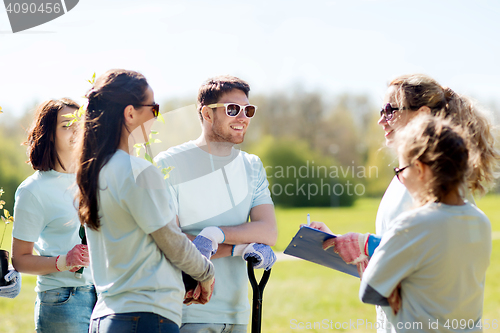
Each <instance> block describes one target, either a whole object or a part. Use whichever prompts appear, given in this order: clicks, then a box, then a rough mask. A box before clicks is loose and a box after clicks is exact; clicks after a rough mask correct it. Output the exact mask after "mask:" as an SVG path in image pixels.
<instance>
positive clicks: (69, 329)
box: [35, 286, 97, 333]
mask: <svg viewBox="0 0 500 333" xmlns="http://www.w3.org/2000/svg"><path fill="white" fill-rule="evenodd" d="M96 301H97V295H96V292H95V288H94V286H84V287H63V288H56V289H51V290H46V291H42V292H39V293H38V295H37V298H36V302H35V329H36V331H37V332H38V333H84V332H85V333H87V332H88V331H89V324H90V315H91V314H92V310H93V309H94V305H95V303H96Z"/></svg>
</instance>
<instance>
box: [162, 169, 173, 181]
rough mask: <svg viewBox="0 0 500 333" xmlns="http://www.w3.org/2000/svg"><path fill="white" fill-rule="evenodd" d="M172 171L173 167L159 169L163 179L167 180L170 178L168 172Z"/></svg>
mask: <svg viewBox="0 0 500 333" xmlns="http://www.w3.org/2000/svg"><path fill="white" fill-rule="evenodd" d="M173 169H174V167H172V166H169V167H168V168H163V169H161V173H162V174H163V175H164V177H163V179H167V178H168V177H170V171H172V170H173Z"/></svg>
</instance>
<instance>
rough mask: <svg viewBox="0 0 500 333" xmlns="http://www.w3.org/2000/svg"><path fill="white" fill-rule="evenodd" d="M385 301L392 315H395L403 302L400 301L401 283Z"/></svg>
mask: <svg viewBox="0 0 500 333" xmlns="http://www.w3.org/2000/svg"><path fill="white" fill-rule="evenodd" d="M387 301H388V302H389V305H390V306H391V309H392V313H393V314H394V315H397V314H398V312H399V310H400V309H401V303H402V302H403V300H402V299H401V283H400V284H398V286H397V287H396V288H395V289H394V290H393V291H392V294H391V296H389V297H388V298H387Z"/></svg>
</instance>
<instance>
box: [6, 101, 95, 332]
mask: <svg viewBox="0 0 500 333" xmlns="http://www.w3.org/2000/svg"><path fill="white" fill-rule="evenodd" d="M78 108H79V106H78V104H76V102H74V101H72V100H70V99H67V98H63V99H60V100H49V101H47V102H45V103H43V104H41V105H40V106H39V107H38V109H37V110H36V112H35V120H34V123H33V126H32V127H31V129H30V131H29V134H28V140H27V141H26V144H27V145H28V156H29V162H30V163H31V165H32V167H33V169H34V170H36V171H35V173H34V174H33V175H31V176H30V177H28V178H27V179H26V180H25V181H24V182H23V183H22V184H21V185H20V186H19V187H18V189H17V191H16V194H15V204H14V219H15V221H16V222H15V223H14V229H13V231H12V237H13V240H12V264H13V265H14V267H15V268H16V270H18V271H19V272H22V273H28V274H35V275H38V277H37V283H36V287H35V291H36V292H37V299H36V303H35V329H36V331H37V332H48V333H59V332H60V333H68V332H70V333H71V332H74V333H84V332H88V329H89V323H90V315H91V313H92V309H93V308H94V305H95V302H96V299H97V297H96V293H95V288H94V286H93V282H92V277H91V272H90V270H89V269H84V271H83V274H82V275H79V274H75V272H76V271H77V270H78V269H80V268H81V267H86V266H88V265H89V255H88V250H87V246H86V245H82V244H81V239H80V237H79V230H80V220H79V219H78V213H77V210H76V208H75V204H74V196H75V190H76V186H75V173H74V172H75V166H74V164H73V162H74V139H75V128H76V126H77V125H76V124H73V125H71V126H68V125H69V122H70V119H69V118H67V117H65V115H69V114H71V113H73V112H74V111H75V110H77V109H78ZM33 249H35V250H36V252H37V253H38V255H34V254H33ZM76 314H78V315H76Z"/></svg>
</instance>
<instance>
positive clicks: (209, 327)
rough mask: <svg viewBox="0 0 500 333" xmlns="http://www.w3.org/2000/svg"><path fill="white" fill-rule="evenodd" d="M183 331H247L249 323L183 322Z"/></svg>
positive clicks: (239, 332)
mask: <svg viewBox="0 0 500 333" xmlns="http://www.w3.org/2000/svg"><path fill="white" fill-rule="evenodd" d="M181 333H247V325H237V324H189V323H188V324H182V325H181Z"/></svg>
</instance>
